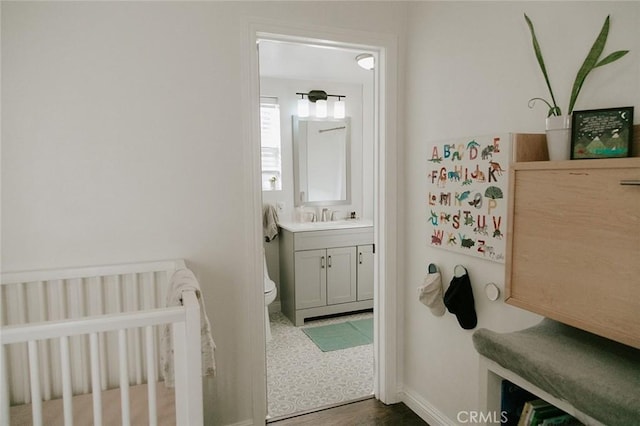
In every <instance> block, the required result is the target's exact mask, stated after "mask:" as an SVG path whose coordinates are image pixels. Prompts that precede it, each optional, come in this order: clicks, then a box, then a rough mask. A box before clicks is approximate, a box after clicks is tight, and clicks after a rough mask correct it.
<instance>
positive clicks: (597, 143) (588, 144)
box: [571, 106, 633, 160]
mask: <svg viewBox="0 0 640 426" xmlns="http://www.w3.org/2000/svg"><path fill="white" fill-rule="evenodd" d="M632 140H633V107H632V106H630V107H619V108H604V109H590V110H583V111H573V115H572V118H571V159H572V160H578V159H594V158H623V157H629V156H630V155H631V152H630V151H631V141H632Z"/></svg>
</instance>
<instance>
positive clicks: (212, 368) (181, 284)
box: [160, 269, 216, 387]
mask: <svg viewBox="0 0 640 426" xmlns="http://www.w3.org/2000/svg"><path fill="white" fill-rule="evenodd" d="M187 290H194V291H195V292H196V296H197V297H198V302H199V303H200V342H201V351H202V376H203V377H204V376H214V375H215V373H216V361H215V356H214V351H215V348H216V345H215V343H214V342H213V337H212V336H211V325H210V323H209V318H208V317H207V313H206V311H205V308H204V301H203V298H202V294H201V292H200V284H199V283H198V280H197V279H196V277H195V275H193V272H191V270H189V269H178V270H177V271H176V272H175V273H174V274H173V277H172V278H171V282H170V283H169V288H168V289H167V299H166V305H167V306H180V305H181V304H182V292H183V291H187ZM171 329H172V327H171V325H169V324H167V325H166V326H164V327H163V329H162V336H161V355H160V356H161V361H162V364H161V365H162V372H163V373H164V383H165V385H166V386H168V387H173V386H174V370H173V343H172V333H171Z"/></svg>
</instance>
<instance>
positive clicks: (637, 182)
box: [620, 179, 640, 186]
mask: <svg viewBox="0 0 640 426" xmlns="http://www.w3.org/2000/svg"><path fill="white" fill-rule="evenodd" d="M620 185H637V186H640V179H624V180H621V181H620Z"/></svg>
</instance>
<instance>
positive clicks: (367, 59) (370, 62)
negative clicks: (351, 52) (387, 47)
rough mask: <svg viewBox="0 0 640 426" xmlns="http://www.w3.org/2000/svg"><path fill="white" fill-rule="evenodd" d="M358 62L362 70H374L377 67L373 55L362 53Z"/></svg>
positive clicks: (357, 57) (357, 59)
mask: <svg viewBox="0 0 640 426" xmlns="http://www.w3.org/2000/svg"><path fill="white" fill-rule="evenodd" d="M356 62H357V63H358V65H359V66H360V68H364V69H365V70H372V69H373V68H374V66H375V58H374V57H373V55H372V54H371V53H361V54H360V55H358V56H356Z"/></svg>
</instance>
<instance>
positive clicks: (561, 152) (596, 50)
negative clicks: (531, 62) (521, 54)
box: [524, 13, 629, 160]
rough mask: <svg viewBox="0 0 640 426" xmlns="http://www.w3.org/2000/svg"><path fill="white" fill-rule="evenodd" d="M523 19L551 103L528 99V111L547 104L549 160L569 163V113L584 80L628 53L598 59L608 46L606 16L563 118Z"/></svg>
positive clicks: (531, 29) (535, 39)
mask: <svg viewBox="0 0 640 426" xmlns="http://www.w3.org/2000/svg"><path fill="white" fill-rule="evenodd" d="M524 19H525V21H526V22H527V25H528V26H529V30H530V31H531V40H532V42H533V51H534V53H535V55H536V59H537V60H538V65H540V70H541V71H542V75H543V76H544V81H545V82H546V83H547V88H548V89H549V95H550V96H551V102H549V101H547V100H546V99H544V98H532V99H530V100H529V108H533V106H534V105H535V103H536V101H542V102H544V103H545V104H547V106H548V107H549V111H548V114H547V120H546V129H547V147H548V149H549V158H550V159H551V160H567V159H569V151H570V140H569V130H570V127H571V113H572V112H573V107H574V106H575V104H576V100H577V99H578V95H579V94H580V89H582V85H583V84H584V81H585V79H586V78H587V76H588V75H589V73H591V71H593V70H594V69H595V68H598V67H601V66H603V65H607V64H610V63H611V62H614V61H617V60H618V59H620V58H622V57H623V56H624V55H626V54H627V53H629V51H628V50H618V51H616V52H613V53H611V54H609V55H607V56H605V57H604V58H603V59H600V56H601V55H602V52H603V50H604V46H605V44H606V42H607V37H608V35H609V16H607V18H606V19H605V20H604V24H603V25H602V29H601V30H600V34H598V37H597V38H596V40H595V42H594V43H593V46H591V50H590V51H589V53H588V54H587V57H586V58H585V60H584V62H583V63H582V66H581V67H580V69H579V70H578V73H577V74H576V79H575V81H574V82H573V87H572V88H571V98H570V100H569V108H568V109H567V114H566V115H563V114H562V110H561V109H560V107H559V106H558V104H557V103H556V98H555V96H554V95H553V89H552V88H551V82H550V81H549V75H548V74H547V68H546V66H545V64H544V59H543V57H542V51H541V49H540V44H539V43H538V39H537V38H536V33H535V30H534V28H533V23H532V22H531V19H529V17H528V16H527V14H526V13H525V15H524Z"/></svg>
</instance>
